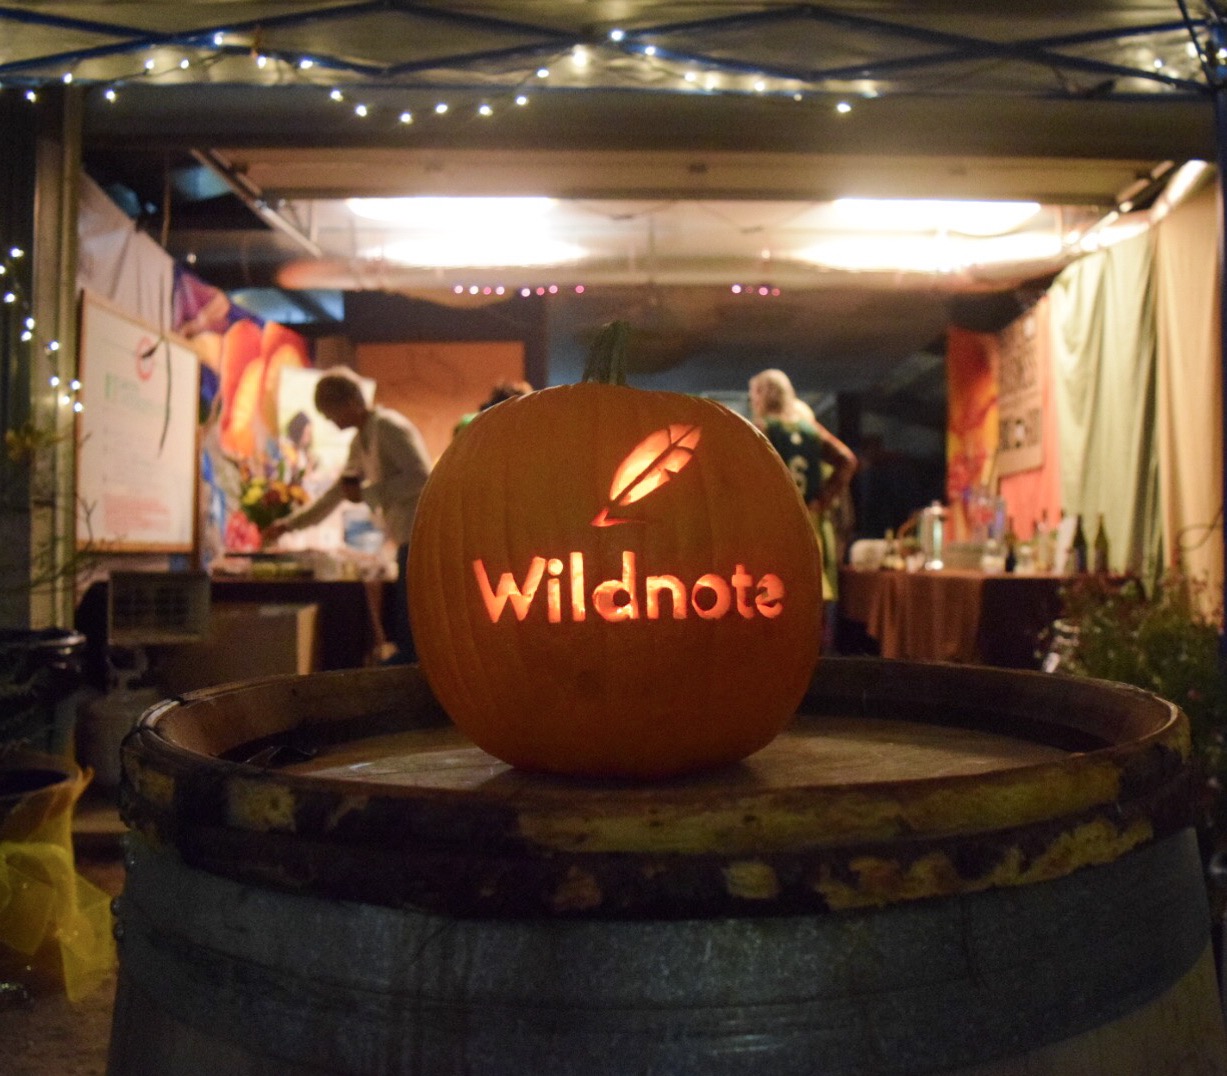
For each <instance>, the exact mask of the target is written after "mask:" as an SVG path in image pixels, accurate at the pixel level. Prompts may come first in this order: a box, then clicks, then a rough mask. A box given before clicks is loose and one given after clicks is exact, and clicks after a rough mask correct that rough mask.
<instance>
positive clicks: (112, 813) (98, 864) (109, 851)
mask: <svg viewBox="0 0 1227 1076" xmlns="http://www.w3.org/2000/svg"><path fill="white" fill-rule="evenodd" d="M123 832H124V829H123V824H122V823H121V822H120V820H119V812H118V811H117V810H116V808H115V804H114V800H113V797H112V796H110V795H109V794H108V793H106V792H104V791H101V790H96V789H89V790H87V791H86V793H85V795H84V796H82V798H81V801H80V802H79V803H78V805H77V810H76V813H75V815H74V820H73V843H74V850H75V855H76V865H77V870H78V871H79V872H80V873H81V874H83V875H84V876H85V877H86V878H87V879H89V880H90V881H91V882H93V883H94V884H95V885H97V886H99V887H100V888H102V889H104V890H105V891H106V892H108V893H110V894H111V895H112V896H115V895H118V894H119V892H120V890H121V889H122V888H123V882H124V868H123V859H122V846H121V837H122V835H123ZM114 1001H115V975H114V973H112V974H111V975H110V976H108V977H107V979H106V980H104V981H103V983H102V984H101V985H100V986H98V987H97V988H96V989H95V990H94V991H92V992H91V993H90V994H88V995H87V996H86V997H85V998H83V999H82V1000H80V1001H78V1002H76V1003H72V1002H69V1001H68V999H67V998H66V997H65V996H64V995H63V993H62V992H42V993H36V994H34V996H33V997H32V998H30V1000H29V1002H28V1003H21V1004H16V1005H14V1006H12V1007H10V1008H0V1043H3V1046H2V1047H0V1051H2V1053H3V1061H0V1070H3V1071H4V1072H5V1073H6V1074H7V1076H103V1074H104V1073H105V1072H106V1058H107V1046H108V1044H109V1042H110V1038H111V1009H112V1006H113V1005H114Z"/></svg>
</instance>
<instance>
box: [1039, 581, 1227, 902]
mask: <svg viewBox="0 0 1227 1076" xmlns="http://www.w3.org/2000/svg"><path fill="white" fill-rule="evenodd" d="M1206 589H1207V588H1206V585H1205V584H1204V583H1201V582H1198V581H1195V580H1191V579H1189V578H1188V577H1187V576H1186V575H1184V574H1183V573H1182V572H1180V571H1179V570H1173V571H1170V572H1168V573H1167V574H1166V575H1165V576H1164V577H1163V578H1162V579H1160V580H1159V582H1158V583H1157V584H1156V585H1155V586H1153V587H1152V588H1151V589H1150V591H1149V592H1147V590H1146V588H1145V587H1143V585H1142V584H1141V583H1140V582H1138V581H1137V580H1129V581H1127V582H1125V583H1123V584H1122V583H1120V581H1119V580H1112V579H1110V578H1106V577H1103V576H1097V575H1083V576H1077V577H1075V578H1074V579H1073V580H1072V581H1071V582H1070V583H1069V584H1068V585H1067V586H1066V587H1065V588H1064V589H1063V590H1062V610H1063V611H1062V617H1061V619H1060V620H1059V621H1057V623H1056V624H1055V625H1054V626H1053V630H1052V632H1051V639H1050V649H1049V652H1048V658H1047V659H1046V661H1045V668H1047V669H1049V670H1050V671H1051V670H1059V671H1061V672H1067V673H1071V674H1073V675H1075V676H1092V677H1096V678H1098V679H1102V680H1116V681H1118V682H1120V683H1125V684H1131V685H1133V686H1134V687H1139V688H1143V689H1144V690H1146V691H1150V692H1153V693H1154V694H1156V695H1158V696H1160V697H1161V698H1164V699H1167V700H1168V701H1170V702H1173V703H1175V704H1176V705H1177V706H1179V707H1180V708H1181V709H1182V710H1183V711H1184V712H1185V714H1186V715H1187V716H1188V718H1189V725H1190V729H1191V733H1192V741H1193V765H1194V781H1195V785H1194V787H1195V789H1196V792H1197V795H1196V799H1195V809H1196V819H1195V821H1196V825H1197V831H1198V837H1199V840H1200V841H1201V846H1202V852H1203V857H1204V859H1205V860H1206V862H1207V866H1208V869H1209V870H1210V871H1211V874H1212V878H1213V877H1214V876H1215V875H1217V874H1218V870H1217V865H1218V863H1220V862H1223V860H1224V859H1225V858H1227V856H1224V853H1225V852H1227V792H1225V789H1227V688H1225V686H1224V669H1223V665H1222V659H1221V657H1220V653H1219V651H1220V628H1219V623H1220V619H1221V618H1220V616H1218V615H1215V613H1206V612H1203V611H1202V610H1203V609H1204V608H1205V605H1206V603H1203V602H1201V601H1199V600H1198V599H1199V598H1201V597H1202V596H1203V595H1204V593H1205V591H1206ZM1216 854H1217V855H1218V856H1219V858H1218V860H1217V861H1216V860H1215V856H1216ZM1216 888H1217V886H1216ZM1216 905H1217V911H1218V913H1219V914H1220V916H1221V914H1222V912H1223V911H1224V905H1227V893H1224V892H1223V891H1222V890H1221V889H1220V896H1219V899H1218V900H1217V901H1216Z"/></svg>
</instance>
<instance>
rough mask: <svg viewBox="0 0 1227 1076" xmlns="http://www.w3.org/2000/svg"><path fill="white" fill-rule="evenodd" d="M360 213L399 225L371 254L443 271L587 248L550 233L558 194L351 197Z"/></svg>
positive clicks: (555, 259) (533, 260) (531, 260)
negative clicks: (551, 215)
mask: <svg viewBox="0 0 1227 1076" xmlns="http://www.w3.org/2000/svg"><path fill="white" fill-rule="evenodd" d="M346 204H347V205H348V206H349V209H350V211H351V212H352V213H354V215H355V216H358V217H361V218H363V219H365V220H370V221H377V222H379V223H382V224H386V225H389V226H390V227H392V228H394V229H397V232H396V233H393V237H392V238H391V239H389V240H387V241H385V242H382V243H380V244H378V245H375V246H372V247H369V248H368V249H366V250H365V251H363V254H364V255H365V256H366V257H372V258H381V259H383V260H385V261H390V262H395V263H397V264H400V265H412V266H419V267H429V268H438V269H461V268H465V267H468V266H471V267H473V268H497V267H511V266H528V265H557V264H563V263H567V262H574V261H578V260H579V259H580V258H583V257H585V256H586V255H587V253H588V252H587V251H586V250H585V249H584V248H583V247H580V246H577V245H576V244H574V243H566V242H563V241H561V240H559V239H555V238H554V237H553V236H551V235H550V234H549V222H548V219H547V218H548V216H549V215H550V213H551V211H552V210H553V209H554V206H555V202H554V199H552V198H463V197H462V198H435V197H423V198H351V199H349V200H348V201H347V203H346Z"/></svg>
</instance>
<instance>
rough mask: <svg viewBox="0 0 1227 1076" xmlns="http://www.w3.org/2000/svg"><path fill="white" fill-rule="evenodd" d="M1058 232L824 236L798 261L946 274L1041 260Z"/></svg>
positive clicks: (1057, 246) (1057, 245)
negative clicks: (998, 235)
mask: <svg viewBox="0 0 1227 1076" xmlns="http://www.w3.org/2000/svg"><path fill="white" fill-rule="evenodd" d="M1062 249H1063V248H1062V243H1061V240H1060V238H1059V237H1058V236H1056V235H1049V234H1023V235H1013V236H1003V237H1001V238H998V239H960V238H957V237H941V238H936V239H935V238H931V237H928V236H918V235H892V236H885V235H881V236H859V237H856V238H851V237H845V238H841V239H828V240H824V241H823V242H821V243H816V244H814V245H813V246H811V247H807V248H806V249H805V250H801V251H798V252H797V254H796V257H797V258H798V259H800V260H801V261H806V262H812V263H813V264H815V265H821V266H824V267H826V268H828V269H847V270H850V271H852V272H903V273H950V272H954V271H956V270H958V269H966V268H969V267H971V266H976V265H983V266H987V265H1002V264H1009V263H1011V262H1023V263H1025V262H1034V261H1046V260H1048V259H1051V258H1056V257H1058V256H1059V255H1060V254H1061V252H1062Z"/></svg>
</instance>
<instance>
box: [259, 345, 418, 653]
mask: <svg viewBox="0 0 1227 1076" xmlns="http://www.w3.org/2000/svg"><path fill="white" fill-rule="evenodd" d="M315 408H316V410H317V411H319V413H320V414H321V415H323V416H324V417H325V418H326V419H328V421H329V422H331V423H332V424H333V425H334V426H336V427H337V428H338V429H342V430H354V431H355V433H354V439H353V441H351V442H350V446H349V458H348V460H347V461H346V464H345V468H344V470H343V471H342V472H341V476H340V478H338V479H337V480H336V482H334V483H333V484H332V485H331V486H329V487H328V488H327V489H326V490H324V492H323V493H321V494H320V495H319V497H318V498H316V499H315V500H314V501H313V502H312V503H311V504H308V505H307V506H306V507H304V508H300V509H299V510H298V511H297V512H294V513H293V514H292V515H289V516H286V517H285V518H284V519H280V520H278V521H277V522H275V523H273V524H272V525H271V526H269V527H267V528H266V529H265V530H264V532H263V535H262V537H263V539H264V541H265V542H273V541H276V540H277V539H278V538H280V537H281V536H282V535H283V534H285V533H286V532H287V531H292V530H298V529H299V528H300V527H309V526H312V525H313V524H315V523H319V522H321V521H323V520H324V519H325V518H327V517H328V515H329V514H330V513H331V512H332V511H333V510H334V509H335V508H336V507H337V506H338V505H339V504H340V503H341V502H342V501H352V502H354V503H355V504H357V503H363V502H364V503H366V504H367V505H369V506H370V508H371V510H372V511H373V512H374V513H375V514H376V515H377V516H380V517H382V527H383V531H384V533H385V534H386V535H387V536H388V537H389V538H391V539H392V540H393V541H394V542H395V543H396V569H397V585H396V586H395V587H394V588H393V592H394V594H395V600H394V604H393V609H392V620H393V640H392V641H393V642H394V643H395V645H396V652H395V653H394V654H393V655H392V656H391V657H390V658H388V664H402V663H407V662H410V661H413V660H415V658H416V656H417V651H416V649H415V647H414V645H413V631H412V629H411V627H410V624H409V596H408V592H407V591H406V589H405V578H406V575H407V568H408V564H409V536H410V533H411V532H412V530H413V516H414V513H415V512H416V511H417V505H418V498H419V497H420V496H421V494H422V487H423V486H424V485H425V484H426V479H427V477H428V476H429V474H430V455H429V453H428V452H427V449H426V442H425V441H423V440H422V435H421V433H420V432H419V430H418V428H417V427H416V426H415V425H414V424H413V423H412V422H410V421H409V420H408V419H407V418H405V417H404V415H401V414H398V413H397V412H396V411H393V410H392V409H391V408H388V407H383V406H381V405H379V404H375V405H374V406H373V407H368V406H367V404H366V399H365V397H364V396H363V395H362V384H361V382H360V381H359V380H358V375H357V374H355V373H354V372H353V371H352V370H350V369H349V368H348V367H344V366H339V367H332V368H331V369H329V370H328V371H327V372H326V373H325V374H323V376H321V377H320V379H319V381H318V383H317V384H316V386H315Z"/></svg>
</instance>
